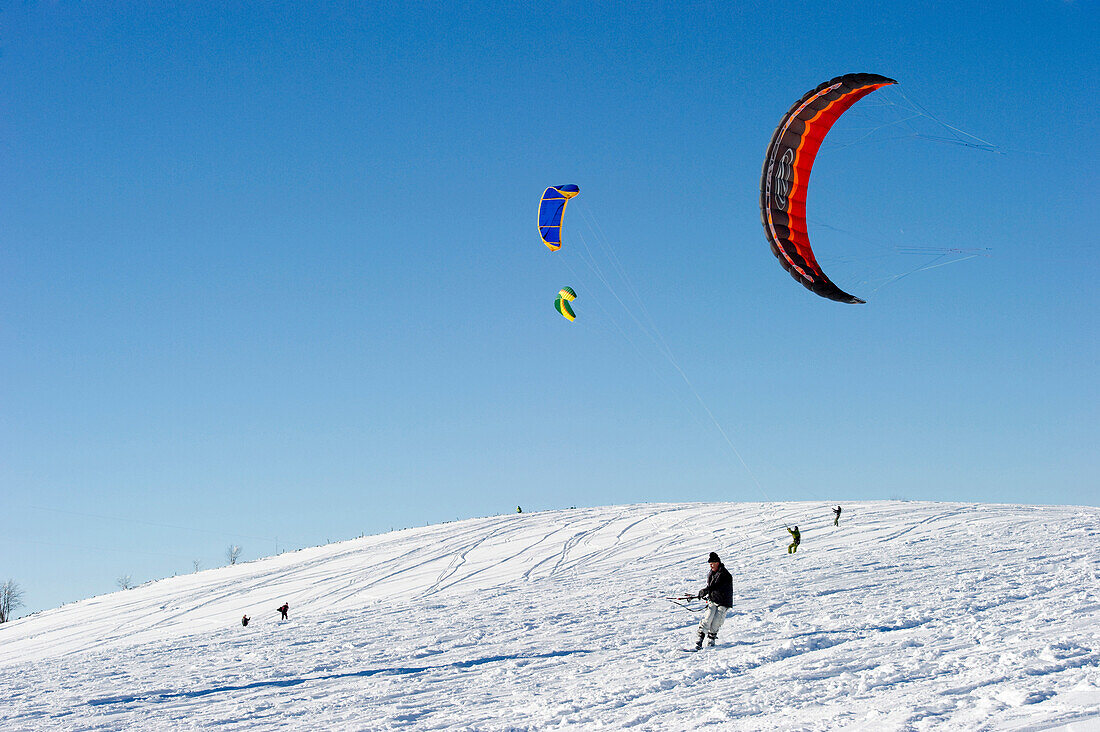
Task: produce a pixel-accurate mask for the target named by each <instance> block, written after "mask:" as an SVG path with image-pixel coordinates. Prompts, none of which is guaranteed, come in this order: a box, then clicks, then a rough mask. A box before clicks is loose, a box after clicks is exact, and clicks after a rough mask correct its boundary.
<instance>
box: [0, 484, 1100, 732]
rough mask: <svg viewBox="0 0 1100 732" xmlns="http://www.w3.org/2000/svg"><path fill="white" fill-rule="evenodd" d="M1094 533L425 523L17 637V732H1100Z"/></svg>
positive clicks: (743, 517)
mask: <svg viewBox="0 0 1100 732" xmlns="http://www.w3.org/2000/svg"><path fill="white" fill-rule="evenodd" d="M1098 519H1100V509H1096V508H1075V507H1039V506H1003V505H997V506H991V505H971V504H947V503H917V502H902V501H892V502H866V503H853V504H846V505H845V512H844V517H843V519H842V521H841V526H840V527H839V528H834V527H833V526H832V514H831V513H830V512H829V508H828V507H827V506H824V505H822V504H815V503H784V504H732V503H719V504H675V505H673V504H647V505H635V506H614V507H605V508H592V509H574V510H567V511H550V512H544V513H535V514H523V515H508V516H497V517H490V518H482V519H472V520H468V521H461V522H456V523H448V524H442V525H438V526H429V527H424V528H416V529H407V530H404V531H397V532H392V533H389V534H384V535H380V536H371V537H366V538H362V539H356V540H352V541H346V542H342V543H338V544H333V545H330V546H324V547H317V548H314V549H308V550H302V551H299V552H293V553H289V554H284V555H280V556H277V557H272V558H269V559H264V560H260V561H255V562H250V563H247V564H239V565H236V566H233V567H224V568H221V569H216V570H208V571H205V572H199V573H196V574H193V575H188V576H184V577H174V578H172V579H166V580H162V581H159V582H154V583H150V584H147V585H143V586H141V587H138V588H135V589H132V590H128V591H124V592H117V593H114V594H111V595H105V596H102V597H95V598H91V599H89V600H85V601H82V602H78V603H74V604H71V605H67V606H65V607H61V608H58V609H56V610H51V611H47V612H42V613H39V614H37V615H34V616H31V617H27V618H22V619H20V620H17V621H14V622H11V623H8V624H5V625H2V626H0V728H2V729H4V730H43V729H49V730H88V729H109V730H118V729H142V730H156V729H188V728H203V729H210V728H214V729H227V730H244V729H249V730H252V729H276V728H277V729H356V730H359V729H393V728H410V729H487V730H493V729H542V728H547V727H557V726H562V727H576V728H583V729H592V728H596V727H602V728H607V729H621V728H631V727H633V728H638V729H674V730H675V729H689V728H695V727H697V726H699V725H701V724H706V725H708V726H714V727H716V728H718V729H733V730H740V729H744V730H763V729H768V730H772V729H775V730H815V729H834V728H844V729H863V730H924V729H960V730H962V729H965V730H1008V729H1036V730H1038V729H1061V730H1100V593H1098V585H1100V583H1098V578H1100V541H1098V537H1100V522H1098ZM785 523H790V524H793V523H797V524H799V526H800V527H801V528H802V530H803V544H802V547H801V549H800V550H799V552H798V553H797V554H796V555H793V556H790V555H788V554H787V553H786V541H785V539H786V536H787V534H786V531H784V529H783V525H784V524H785ZM712 550H715V551H717V552H718V553H719V554H721V555H722V556H723V558H724V559H725V561H726V564H727V566H728V567H729V569H730V571H731V572H732V574H733V577H734V598H735V607H734V608H733V610H732V611H731V613H730V616H729V618H728V620H727V621H726V625H725V626H724V627H723V629H722V632H721V633H720V634H719V646H718V647H717V648H715V649H712V650H707V651H704V652H702V653H684V652H683V651H682V650H681V649H682V648H683V647H685V646H686V645H687V644H688V643H689V642H690V641H691V638H692V636H693V634H694V633H693V630H692V627H691V626H692V625H693V624H694V623H695V622H697V618H698V616H697V615H694V614H692V613H690V612H688V611H687V610H683V609H680V608H678V607H675V606H674V605H672V604H671V603H669V602H667V601H665V600H663V599H662V597H663V596H665V595H668V594H678V593H682V592H684V591H686V590H697V589H698V588H699V587H701V586H702V584H703V579H704V577H705V574H706V571H707V565H706V556H707V553H708V552H710V551H712ZM284 601H285V602H288V603H289V604H290V620H289V621H287V622H282V621H279V620H277V613H276V612H275V608H276V607H277V606H278V605H280V604H282V603H283V602H284ZM243 613H248V614H249V615H252V616H253V618H254V620H253V622H252V623H251V624H250V625H249V626H248V627H247V628H244V627H241V625H240V617H241V615H242V614H243Z"/></svg>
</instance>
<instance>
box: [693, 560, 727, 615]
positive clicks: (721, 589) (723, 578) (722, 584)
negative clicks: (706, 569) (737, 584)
mask: <svg viewBox="0 0 1100 732" xmlns="http://www.w3.org/2000/svg"><path fill="white" fill-rule="evenodd" d="M699 599H701V600H710V601H711V602H713V603H714V604H715V605H721V606H722V607H733V577H731V576H730V573H729V570H727V569H726V565H724V564H719V565H718V569H716V570H714V571H713V572H710V573H709V574H708V575H707V586H706V587H704V588H703V589H701V590H699Z"/></svg>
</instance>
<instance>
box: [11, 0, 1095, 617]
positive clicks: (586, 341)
mask: <svg viewBox="0 0 1100 732" xmlns="http://www.w3.org/2000/svg"><path fill="white" fill-rule="evenodd" d="M2 7H3V9H2V10H0V44H2V55H0V100H2V101H0V227H2V234H0V236H2V239H0V497H2V500H3V504H4V511H3V513H4V517H5V518H4V524H5V530H4V532H3V535H2V536H0V579H7V578H12V579H15V580H16V581H17V582H19V583H20V584H21V586H22V587H23V589H24V591H25V594H26V603H27V608H26V609H25V610H26V611H32V610H37V609H42V608H47V607H52V606H56V605H58V604H61V603H63V602H68V601H71V600H75V599H79V598H81V597H85V596H88V595H92V594H98V593H101V592H105V591H109V590H112V589H114V583H115V579H116V578H117V577H119V576H120V575H124V574H129V575H131V576H132V577H133V578H134V579H135V580H136V581H145V580H147V579H153V578H157V577H162V576H166V575H171V574H173V573H183V572H187V571H191V569H192V560H195V559H198V560H201V561H202V563H203V565H204V566H206V567H211V566H217V565H218V564H221V563H223V562H224V550H225V547H226V546H227V545H228V544H230V543H239V544H241V545H242V546H243V547H244V552H243V558H244V559H252V558H256V557H259V556H264V555H267V554H270V553H272V552H273V551H275V549H276V546H278V548H279V549H280V550H282V549H287V548H298V547H301V546H306V545H312V544H317V543H321V542H325V541H328V540H336V539H340V538H347V537H350V536H356V535H359V534H360V533H374V532H378V531H385V530H388V529H390V528H391V527H403V526H410V525H417V524H424V523H429V522H437V521H444V520H453V519H456V518H465V517H469V516H478V515H488V514H493V513H499V512H503V511H510V510H514V508H515V506H516V505H517V504H521V505H523V506H524V508H525V509H528V510H534V509H541V508H558V507H565V506H570V505H596V504H611V503H633V502H639V501H680V500H746V501H758V500H764V499H765V498H770V499H774V500H814V501H821V502H823V503H825V502H831V501H843V500H846V499H856V498H859V499H874V498H897V497H903V498H909V499H921V500H966V501H989V502H1038V503H1069V504H1090V505H1095V504H1096V501H1097V495H1098V491H1097V488H1098V485H1097V475H1098V467H1100V457H1098V455H1100V451H1098V450H1097V449H1096V445H1097V444H1098V442H1100V435H1098V434H1097V433H1098V429H1097V424H1098V417H1100V414H1098V412H1100V410H1098V404H1100V398H1098V397H1100V394H1098V388H1097V378H1096V377H1097V366H1096V364H1097V361H1098V356H1100V346H1098V342H1100V339H1098V338H1097V335H1098V328H1097V316H1096V313H1097V310H1098V305H1100V298H1098V297H1097V294H1096V287H1095V285H1094V283H1093V279H1094V278H1095V276H1096V275H1097V273H1098V267H1097V265H1098V262H1100V259H1098V254H1097V252H1096V247H1095V244H1096V234H1095V231H1096V227H1097V225H1098V223H1100V222H1098V213H1097V211H1098V207H1097V205H1096V201H1097V200H1098V197H1097V194H1098V185H1097V180H1098V178H1097V176H1096V173H1095V168H1096V164H1097V162H1098V159H1100V157H1098V149H1097V144H1096V139H1095V137H1096V132H1097V121H1098V115H1097V108H1096V101H1095V99H1096V96H1097V92H1098V91H1100V89H1098V88H1097V86H1098V82H1097V79H1098V78H1100V68H1098V66H1100V63H1098V56H1097V54H1096V52H1095V38H1096V37H1097V36H1098V34H1100V22H1098V21H1100V12H1098V11H1097V8H1096V5H1095V3H1089V2H1053V1H1051V2H1026V3H1001V4H995V5H992V6H991V5H989V4H987V3H974V2H961V3H960V2H953V3H937V4H934V5H932V6H917V5H913V4H900V3H899V4H895V5H885V6H883V5H881V4H879V3H872V2H861V3H820V4H814V3H789V2H771V1H769V2H760V3H737V4H735V6H733V7H731V6H730V4H725V3H721V4H719V3H715V4H707V3H682V2H679V3H665V4H599V3H573V2H564V3H554V4H542V3H540V4H521V3H484V4H475V5H473V6H460V5H459V4H437V3H348V4H325V5H324V7H323V8H310V9H304V8H302V7H300V4H298V3H285V4H284V3H258V4H254V5H252V4H242V3H188V4H180V5H175V6H170V5H168V4H159V3H152V4H151V3H92V4H82V5H79V6H74V5H72V4H65V3H57V4H54V3H5V4H4V5H3V6H2ZM855 71H863V72H873V73H879V74H883V75H886V76H890V77H892V78H895V79H898V80H899V82H900V84H899V86H898V87H896V88H891V89H884V90H882V91H880V92H876V93H875V94H874V95H872V96H870V97H868V98H867V99H865V100H863V101H862V102H860V103H859V104H857V105H856V107H854V108H853V109H852V110H851V111H850V112H849V113H848V114H847V115H845V117H843V118H842V119H841V120H840V122H838V124H837V126H836V128H834V131H833V133H832V135H830V138H829V140H828V141H827V143H826V146H825V147H823V149H822V152H821V154H820V156H819V158H818V162H817V165H816V167H815V170H814V178H813V181H812V184H811V191H810V200H809V216H810V218H811V220H812V221H814V222H816V223H815V225H814V227H812V230H811V237H812V239H813V241H814V246H815V250H816V251H817V252H818V254H819V257H820V259H821V261H822V264H823V265H824V266H825V268H826V272H828V273H829V274H830V275H832V276H833V279H834V280H836V281H837V283H838V285H840V286H841V287H842V288H844V289H847V290H848V291H850V292H853V293H854V294H856V295H860V296H863V297H865V298H866V299H867V300H868V301H869V302H868V304H867V305H863V306H847V305H841V304H838V303H833V302H830V301H826V300H823V299H821V298H817V297H816V296H814V295H812V294H811V293H809V292H808V291H806V290H804V289H803V288H802V287H800V286H799V285H798V284H796V283H795V282H794V281H792V280H791V279H790V278H789V276H788V275H787V274H786V273H784V272H783V271H782V269H781V268H780V267H779V265H778V264H777V263H776V261H775V259H774V257H773V256H772V255H771V253H770V252H769V250H768V246H767V243H766V242H765V240H764V236H763V232H762V230H761V226H760V221H759V209H758V195H759V194H758V185H759V176H760V164H761V161H762V159H763V153H764V148H765V146H766V144H767V141H768V139H769V138H770V136H771V132H772V130H773V129H774V127H775V125H776V123H777V122H778V121H779V118H780V117H781V116H782V115H783V113H784V112H785V111H786V110H787V108H788V107H789V106H790V105H791V103H792V102H793V101H794V100H796V99H797V98H798V97H799V96H800V95H801V94H803V93H804V92H805V91H807V90H809V89H811V88H812V87H814V86H816V85H817V84H818V83H819V82H821V81H824V80H826V79H829V78H831V77H833V76H836V75H839V74H843V73H847V72H855ZM913 103H916V104H919V105H922V106H923V108H924V109H925V110H927V112H928V113H930V114H931V115H934V116H935V118H937V119H938V120H940V121H941V122H943V123H946V124H949V125H951V126H952V127H956V128H958V129H960V130H963V131H965V132H966V133H969V134H971V135H975V136H977V137H978V138H981V139H982V140H987V141H989V142H991V143H993V144H994V145H995V146H996V150H997V151H996V152H989V151H987V150H982V149H979V148H976V147H967V146H963V145H957V144H951V143H948V142H944V141H938V140H934V139H930V138H931V137H936V136H944V137H951V136H952V135H953V133H951V132H950V131H949V130H948V128H946V127H944V126H943V125H942V124H940V123H938V122H936V121H934V120H932V119H930V118H928V117H927V116H924V117H919V118H915V119H913V120H908V121H903V118H905V117H907V116H908V115H909V114H910V111H911V110H912V106H911V104H913ZM876 128H877V129H876ZM872 130H874V131H873V132H872V134H870V135H869V136H867V137H864V134H865V133H866V132H868V131H872ZM967 139H969V138H967ZM848 143H852V144H848ZM564 183H575V184H577V185H579V186H580V187H581V194H580V196H579V197H578V198H577V199H575V201H574V202H573V203H571V204H570V207H569V209H568V211H567V214H566V229H565V242H566V244H565V246H564V247H563V248H562V250H561V251H559V252H556V253H553V254H551V253H550V252H549V251H548V250H547V249H546V248H545V247H544V246H543V245H542V244H541V242H540V241H539V239H538V232H537V229H536V226H535V208H536V205H537V201H538V197H539V195H540V194H541V192H542V190H543V189H544V188H545V187H546V186H547V185H554V184H564ZM585 247H588V248H589V249H586V248H585ZM912 247H923V248H933V249H964V250H967V252H978V253H980V256H974V257H972V258H970V259H967V260H966V261H959V260H961V259H962V256H961V255H959V254H957V253H955V254H951V255H950V256H948V257H946V258H945V259H944V260H935V261H933V259H932V258H931V257H928V256H920V255H914V254H909V253H907V252H908V251H909V249H910V248H912ZM589 251H590V252H591V258H589V257H588V252H589ZM601 257H602V259H601ZM612 257H617V261H618V262H619V263H620V264H621V274H620V272H619V270H615V269H613V267H612V264H611V262H612V259H611V258H612ZM591 261H595V262H596V264H597V265H599V264H600V262H603V266H602V267H601V269H600V272H602V273H603V274H604V275H605V276H606V277H607V280H608V284H609V285H610V288H609V287H608V286H606V285H605V284H604V283H603V282H601V281H600V278H599V276H598V275H597V274H596V272H595V271H594V270H593V269H592V268H590V267H589V266H588V265H587V264H586V263H587V262H591ZM943 262H952V263H951V264H948V265H947V266H943V267H938V268H935V269H928V270H925V271H920V272H915V273H913V274H911V275H909V276H905V277H899V276H900V275H904V274H905V273H907V272H910V271H912V270H914V269H919V268H921V267H923V266H926V265H927V264H934V263H943ZM891 278H897V279H894V280H892V281H891ZM567 284H568V285H572V286H573V287H574V288H575V289H576V290H577V292H578V295H579V297H578V299H577V300H576V301H575V302H574V306H575V309H576V311H577V314H578V317H577V320H576V322H574V323H568V322H566V321H565V320H564V319H562V318H561V317H560V316H558V315H557V314H556V313H555V312H554V310H553V300H554V296H555V294H556V292H557V290H558V288H560V287H561V286H563V285H567ZM635 293H636V294H637V296H638V299H640V300H641V303H639V302H638V299H635V297H634V295H635ZM617 298H620V299H622V301H623V303H624V304H625V305H626V306H627V308H626V309H624V307H623V306H622V305H620V304H619V302H618V299H617ZM628 311H629V312H628ZM635 318H637V322H636V321H635ZM660 343H664V344H665V345H667V353H668V354H670V356H671V358H668V357H666V356H665V351H664V350H663V347H661V346H659V345H658V344H660ZM676 366H678V367H679V368H680V369H682V371H683V373H684V375H685V376H686V378H687V380H689V381H690V384H691V386H689V385H688V383H687V381H686V380H685V379H684V378H682V377H681V375H680V373H679V372H678V371H677V370H676ZM693 390H694V391H693ZM708 410H709V411H708ZM710 415H713V420H712V419H711V416H710ZM722 431H724V432H725V434H726V435H727V436H728V437H729V440H730V442H731V443H732V444H733V446H734V447H735V448H736V451H737V452H738V453H740V455H741V457H742V458H743V459H744V461H745V463H746V464H747V466H748V467H749V469H750V470H751V473H750V471H749V470H746V469H745V467H744V466H743V465H742V464H741V462H740V461H739V459H738V458H737V456H736V455H735V454H734V451H733V450H731V449H730V446H729V445H728V444H727V443H726V441H725V439H724V438H723V436H722ZM276 542H277V543H276Z"/></svg>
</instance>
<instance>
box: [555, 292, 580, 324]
mask: <svg viewBox="0 0 1100 732" xmlns="http://www.w3.org/2000/svg"><path fill="white" fill-rule="evenodd" d="M576 299H577V293H575V292H573V288H572V287H563V288H561V289H560V290H558V299H557V300H554V309H555V310H557V311H558V312H559V313H561V314H562V317H564V318H565V319H566V320H574V319H576V317H577V316H576V314H575V313H574V312H573V308H571V307H569V301H570V300H576Z"/></svg>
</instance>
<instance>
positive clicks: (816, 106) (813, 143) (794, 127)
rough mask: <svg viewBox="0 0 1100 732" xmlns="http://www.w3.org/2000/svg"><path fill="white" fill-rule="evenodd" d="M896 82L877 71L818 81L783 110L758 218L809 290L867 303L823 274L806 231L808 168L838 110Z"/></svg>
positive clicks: (787, 266)
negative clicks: (812, 87) (810, 89)
mask: <svg viewBox="0 0 1100 732" xmlns="http://www.w3.org/2000/svg"><path fill="white" fill-rule="evenodd" d="M896 83H897V82H896V81H894V80H893V79H887V78H886V77H885V76H879V75H878V74H845V75H844V76H838V77H836V78H835V79H831V80H830V81H826V82H825V83H824V84H820V85H819V86H818V87H817V88H815V89H813V90H812V91H809V92H806V93H805V94H804V95H802V98H801V99H799V100H798V101H797V102H795V103H794V105H793V106H792V107H791V108H790V110H788V111H787V114H785V115H783V119H781V120H780V121H779V126H778V127H776V128H775V133H774V134H773V135H772V139H771V142H769V143H768V150H767V152H766V154H765V156H764V170H763V173H762V174H761V177H760V219H761V221H762V222H763V224H764V236H765V237H767V239H768V243H769V244H771V248H772V254H774V255H775V257H776V259H778V260H779V264H780V265H782V267H783V269H785V270H787V272H789V273H790V275H791V277H794V278H795V279H796V280H798V281H799V282H801V283H802V285H803V286H804V287H806V289H808V290H812V291H813V292H815V293H816V294H818V295H820V296H821V297H827V298H829V299H830V300H836V301H837V302H847V303H861V302H864V300H860V299H859V298H858V297H856V296H854V295H849V294H848V293H847V292H845V291H844V290H842V289H840V288H839V287H837V286H836V285H834V284H833V283H832V281H831V280H830V279H829V278H828V277H826V276H825V273H824V272H823V271H821V265H819V264H818V263H817V258H816V257H815V256H814V251H813V249H812V248H811V247H810V237H809V234H807V233H806V232H807V228H806V190H807V185H808V182H809V180H810V171H811V170H812V169H813V165H814V158H816V157H817V151H818V148H820V147H821V142H822V140H824V139H825V135H827V134H829V130H830V129H832V126H833V123H834V122H836V121H837V119H838V118H839V117H840V115H842V114H844V113H845V112H846V111H848V108H849V107H851V106H852V105H853V104H855V103H856V102H858V101H859V100H860V99H862V98H863V97H865V96H867V95H868V94H870V93H871V92H873V91H874V90H876V89H879V88H881V87H884V86H889V85H890V84H896ZM773 181H774V185H775V189H774V190H772V182H773Z"/></svg>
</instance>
